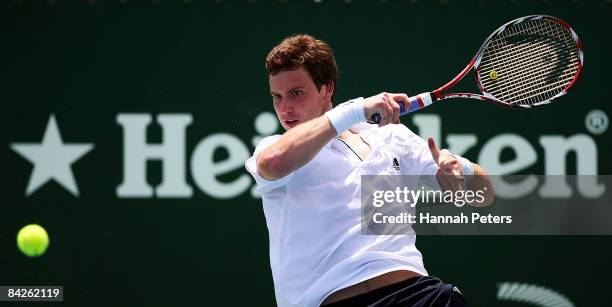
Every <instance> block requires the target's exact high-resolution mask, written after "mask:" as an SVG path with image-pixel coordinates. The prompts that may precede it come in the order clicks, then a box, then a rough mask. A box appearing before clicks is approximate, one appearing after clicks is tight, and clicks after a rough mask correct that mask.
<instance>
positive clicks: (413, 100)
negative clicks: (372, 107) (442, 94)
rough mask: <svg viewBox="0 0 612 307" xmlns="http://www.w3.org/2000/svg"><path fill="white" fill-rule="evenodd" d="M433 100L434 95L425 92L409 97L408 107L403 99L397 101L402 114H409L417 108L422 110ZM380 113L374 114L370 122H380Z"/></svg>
mask: <svg viewBox="0 0 612 307" xmlns="http://www.w3.org/2000/svg"><path fill="white" fill-rule="evenodd" d="M432 102H433V99H432V96H431V93H430V92H425V93H421V94H418V95H416V96H411V97H408V103H407V104H408V108H406V106H405V102H403V101H398V102H397V103H398V104H399V106H400V116H402V115H405V114H408V113H412V112H414V111H416V110H420V109H422V108H424V107H426V106H428V105H430V104H431V103H432ZM380 120H381V117H380V114H378V113H375V114H374V115H372V120H371V121H370V123H373V124H380Z"/></svg>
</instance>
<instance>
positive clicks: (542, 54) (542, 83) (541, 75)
mask: <svg viewBox="0 0 612 307" xmlns="http://www.w3.org/2000/svg"><path fill="white" fill-rule="evenodd" d="M473 62H474V66H473V69H474V72H475V75H476V83H477V85H478V87H479V88H480V90H481V91H482V93H483V96H480V95H472V96H474V97H470V98H480V99H484V100H489V101H493V102H496V103H499V104H501V105H504V106H508V107H520V108H530V107H535V106H540V105H544V104H547V103H550V102H551V101H552V100H553V99H555V98H558V97H560V96H562V95H564V94H565V93H566V92H567V90H569V88H571V87H572V86H573V85H574V83H575V82H576V80H578V77H579V76H580V73H581V71H582V66H583V63H584V54H583V50H582V42H581V41H580V38H579V37H578V35H577V34H576V32H575V31H574V30H573V29H572V28H571V27H570V26H569V24H567V23H566V22H565V21H563V20H561V19H559V18H556V17H552V16H547V15H531V16H525V17H521V18H518V19H515V20H512V21H510V22H508V23H506V24H504V25H503V26H501V27H500V28H499V29H497V30H496V31H495V32H493V33H492V34H491V35H490V36H489V37H488V38H487V40H485V42H484V43H483V44H482V46H481V47H480V49H479V51H478V52H477V53H476V56H475V57H474V59H473ZM453 96H454V95H453ZM476 96H480V97H476ZM464 97H465V96H464Z"/></svg>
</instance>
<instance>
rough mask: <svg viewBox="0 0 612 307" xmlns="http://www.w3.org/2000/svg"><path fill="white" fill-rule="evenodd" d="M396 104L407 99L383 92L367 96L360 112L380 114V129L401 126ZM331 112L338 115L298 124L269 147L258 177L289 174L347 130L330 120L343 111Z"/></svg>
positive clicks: (281, 176) (264, 153) (276, 177)
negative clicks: (397, 124) (385, 126)
mask: <svg viewBox="0 0 612 307" xmlns="http://www.w3.org/2000/svg"><path fill="white" fill-rule="evenodd" d="M397 101H404V102H406V101H408V96H407V95H406V94H389V93H380V94H378V95H376V96H372V97H368V98H366V99H364V101H363V108H362V109H360V110H361V111H360V112H363V114H361V116H362V117H365V118H370V117H371V116H372V115H373V114H375V113H378V114H380V116H381V122H380V124H379V126H384V125H387V124H390V123H399V116H400V115H399V111H400V107H399V105H398V103H397ZM331 112H336V113H335V115H336V116H332V117H328V115H325V114H324V115H321V116H319V117H317V118H314V119H312V120H309V121H307V122H304V123H302V124H300V125H297V126H295V127H293V128H292V129H289V130H287V132H285V134H283V136H282V137H281V138H280V140H279V141H278V142H276V143H275V144H273V145H272V146H270V147H268V148H266V149H265V150H264V151H263V152H262V153H261V154H260V155H259V157H258V158H257V170H258V172H259V175H260V176H262V177H263V178H265V179H268V180H276V179H280V178H283V177H285V176H287V175H289V174H290V173H291V172H293V171H295V170H296V169H298V168H300V167H302V166H304V165H305V164H306V163H308V162H310V160H312V159H313V158H314V157H315V156H316V155H317V153H319V151H321V149H322V148H323V147H324V146H325V145H326V144H327V143H329V141H331V140H332V139H333V138H334V137H336V136H337V135H338V134H341V133H343V132H344V131H346V130H347V129H348V128H349V126H346V127H344V128H342V129H339V130H342V131H336V128H337V127H334V124H332V122H334V121H335V120H330V119H331V118H337V115H338V114H339V113H338V112H342V111H341V110H337V109H334V111H331ZM329 113H330V112H328V114H329ZM336 123H337V121H336ZM355 123H357V122H355ZM345 124H346V123H345Z"/></svg>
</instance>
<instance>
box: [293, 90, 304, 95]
mask: <svg viewBox="0 0 612 307" xmlns="http://www.w3.org/2000/svg"><path fill="white" fill-rule="evenodd" d="M291 94H292V95H293V96H300V95H302V94H304V91H302V90H295V91H293V92H292V93H291Z"/></svg>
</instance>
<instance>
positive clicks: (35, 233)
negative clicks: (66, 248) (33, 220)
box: [17, 224, 49, 257]
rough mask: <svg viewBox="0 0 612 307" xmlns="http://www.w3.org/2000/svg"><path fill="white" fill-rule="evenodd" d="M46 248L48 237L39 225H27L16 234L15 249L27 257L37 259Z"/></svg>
mask: <svg viewBox="0 0 612 307" xmlns="http://www.w3.org/2000/svg"><path fill="white" fill-rule="evenodd" d="M48 246H49V235H47V231H45V229H44V228H42V227H40V226H39V225H36V224H31V225H27V226H25V227H23V228H21V230H20V231H19V233H18V234H17V247H19V250H21V252H23V253H24V254H25V255H26V256H28V257H38V256H40V255H42V254H44V253H45V251H46V250H47V247H48Z"/></svg>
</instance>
